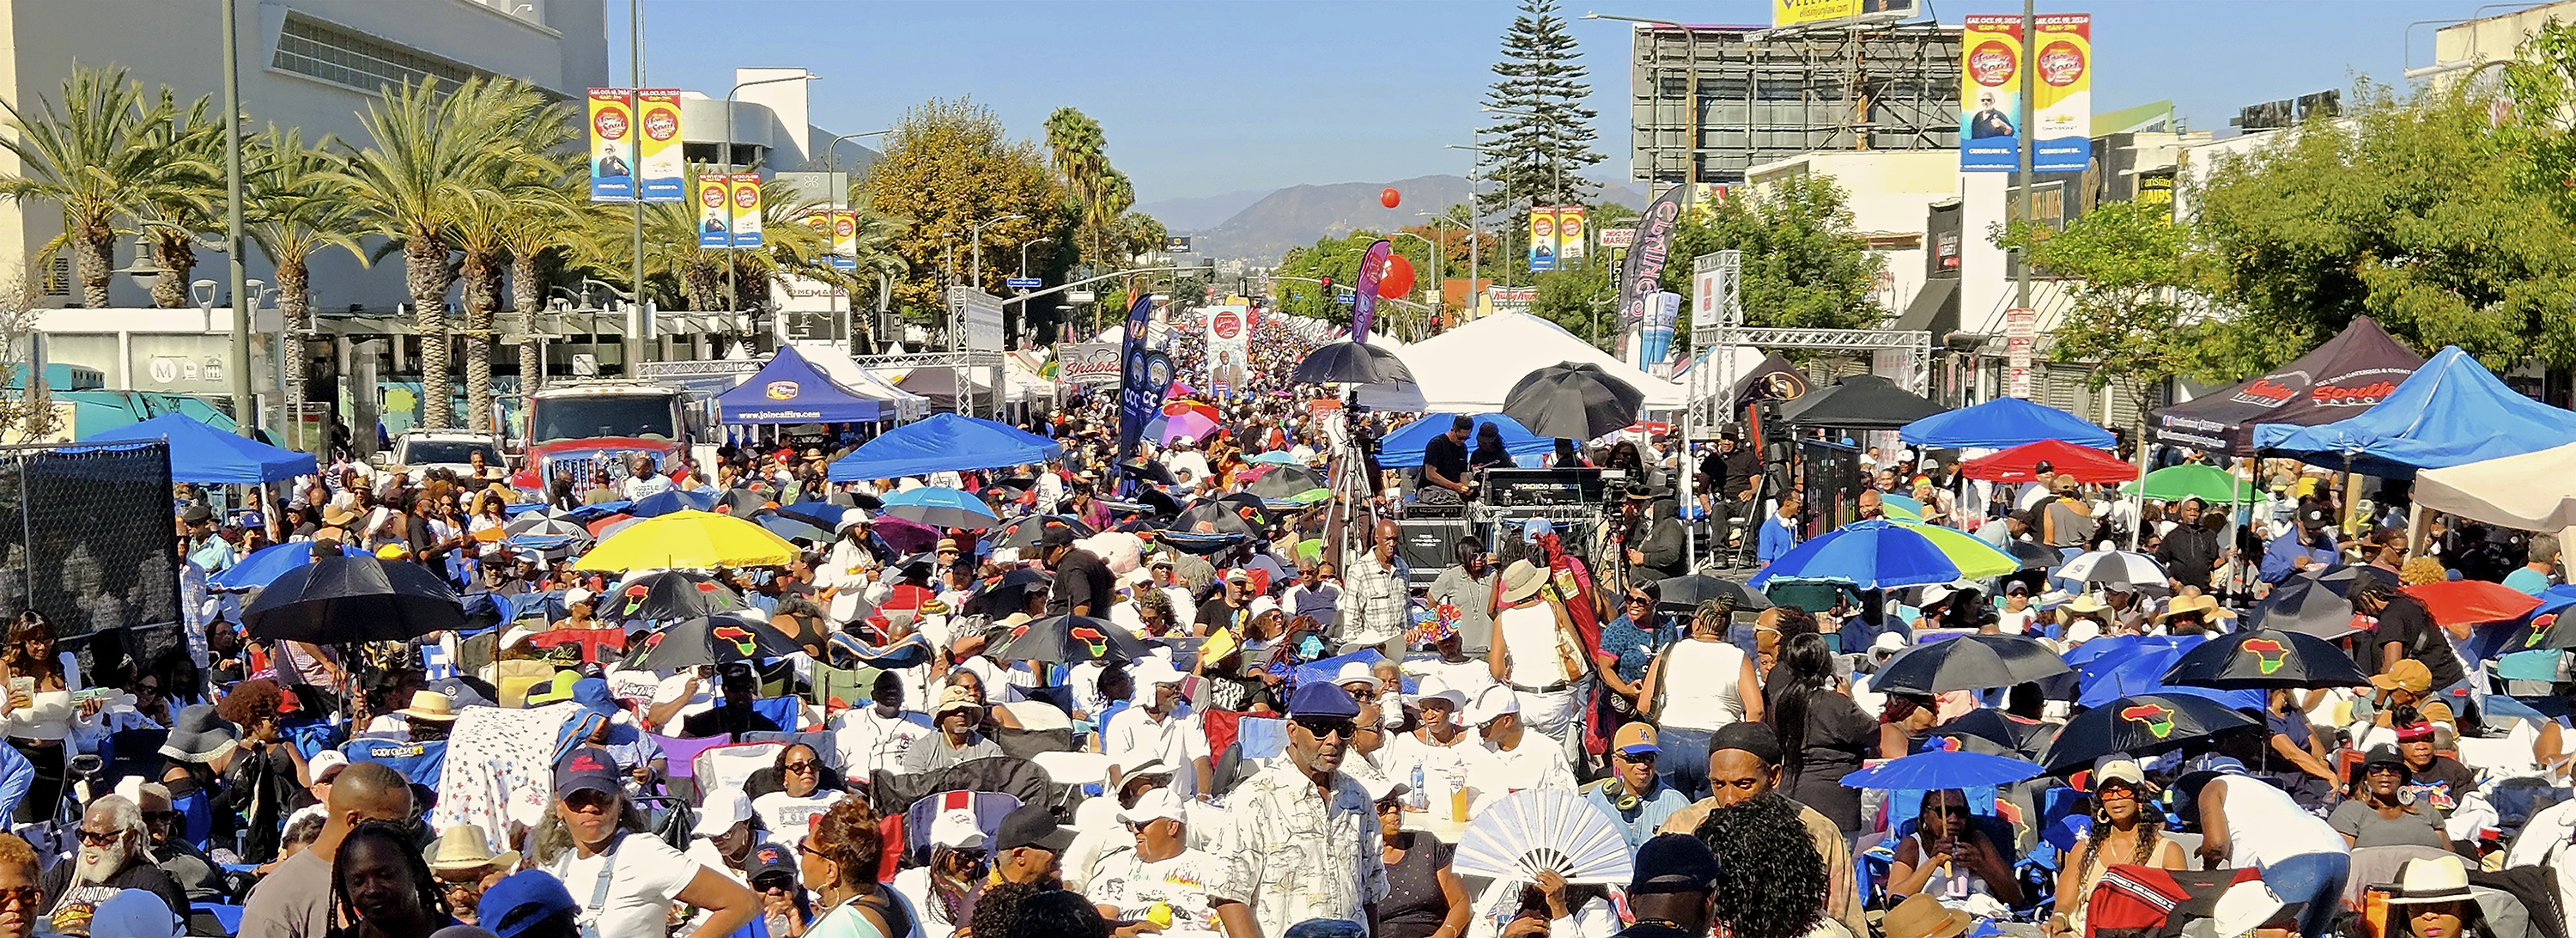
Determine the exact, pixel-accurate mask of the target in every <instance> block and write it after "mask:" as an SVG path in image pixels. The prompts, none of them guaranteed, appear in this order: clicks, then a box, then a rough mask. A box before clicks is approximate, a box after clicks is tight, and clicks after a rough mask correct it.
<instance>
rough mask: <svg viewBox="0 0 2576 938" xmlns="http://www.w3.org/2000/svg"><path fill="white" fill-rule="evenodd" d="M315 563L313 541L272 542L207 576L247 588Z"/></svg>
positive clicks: (211, 581)
mask: <svg viewBox="0 0 2576 938" xmlns="http://www.w3.org/2000/svg"><path fill="white" fill-rule="evenodd" d="M574 530H580V529H579V528H575V529H574ZM340 555H341V556H343V557H364V556H367V552H366V551H363V550H359V549H357V548H355V547H350V546H347V545H342V546H341V547H340ZM312 563H313V545H312V544H311V543H310V542H306V541H293V542H289V543H285V544H271V545H269V546H267V547H262V548H260V549H258V550H255V551H251V552H250V556H248V557H244V558H242V559H240V560H238V561H235V562H234V563H233V565H232V566H229V567H225V568H224V569H223V570H221V571H220V572H217V573H216V574H215V575H214V576H210V577H207V578H206V585H207V586H211V587H214V588H216V589H223V590H246V589H251V588H253V587H259V586H267V585H268V584H270V583H274V582H276V581H277V578H278V577H282V576H285V575H286V574H287V571H290V570H294V569H296V568H299V567H305V566H310V565H312Z"/></svg>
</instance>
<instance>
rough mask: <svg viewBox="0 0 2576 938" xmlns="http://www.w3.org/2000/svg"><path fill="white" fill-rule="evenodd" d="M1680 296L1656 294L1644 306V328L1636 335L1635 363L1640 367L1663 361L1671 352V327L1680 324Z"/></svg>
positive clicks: (1675, 294)
mask: <svg viewBox="0 0 2576 938" xmlns="http://www.w3.org/2000/svg"><path fill="white" fill-rule="evenodd" d="M1681 312H1682V295H1681V294H1679V293H1660V292H1659V293H1656V294H1655V295H1654V297H1653V298H1652V300H1651V301H1650V302H1648V303H1647V304H1646V319H1645V322H1644V328H1643V329H1642V330H1641V331H1640V332H1639V333H1638V341H1637V361H1638V363H1639V364H1641V365H1647V364H1653V363H1655V362H1659V361H1663V360H1664V355H1665V353H1667V352H1670V351H1672V347H1673V327H1674V326H1675V325H1676V324H1678V323H1680V322H1681Z"/></svg>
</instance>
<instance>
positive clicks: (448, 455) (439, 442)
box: [374, 430, 509, 483]
mask: <svg viewBox="0 0 2576 938" xmlns="http://www.w3.org/2000/svg"><path fill="white" fill-rule="evenodd" d="M475 453H481V454H483V465H484V466H485V469H484V472H483V474H484V477H485V478H490V479H505V478H508V477H509V461H508V460H506V459H504V458H503V457H502V455H501V441H500V439H499V438H497V437H494V436H493V435H491V434H489V433H470V432H465V431H458V430H411V431H407V432H405V433H403V434H402V435H401V436H397V437H394V445H393V448H392V449H389V450H385V451H383V452H380V453H377V454H376V457H377V458H376V459H375V460H374V462H375V465H376V475H377V477H378V478H377V481H378V482H382V481H384V477H386V476H388V475H390V474H392V473H394V472H403V473H408V474H409V476H410V479H411V481H412V482H414V483H417V482H419V481H420V480H421V478H422V477H423V476H425V475H427V474H428V473H429V471H430V470H432V469H446V470H448V471H451V472H454V473H456V475H457V476H458V477H460V478H464V477H470V476H472V475H473V474H474V454H475Z"/></svg>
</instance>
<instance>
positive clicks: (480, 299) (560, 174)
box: [449, 105, 572, 430]
mask: <svg viewBox="0 0 2576 938" xmlns="http://www.w3.org/2000/svg"><path fill="white" fill-rule="evenodd" d="M569 122H570V115H569V114H567V113H564V111H563V110H562V109H561V108H559V107H556V106H551V105H549V106H545V107H541V108H539V109H537V110H536V111H535V112H534V113H532V114H530V115H529V116H528V117H526V118H525V119H523V120H521V121H519V122H518V123H517V124H516V125H515V126H516V127H517V128H518V134H517V136H516V138H515V139H513V140H512V141H511V146H512V148H513V149H514V150H515V151H516V152H517V154H518V158H516V159H513V160H510V161H507V162H501V163H496V164H494V165H493V166H491V167H489V168H490V170H491V171H492V173H493V175H492V176H491V177H490V178H487V179H484V180H482V181H481V184H479V185H477V186H476V187H475V190H474V194H473V196H472V197H471V198H470V199H469V200H468V204H467V205H466V206H464V207H463V209H462V210H461V211H459V212H457V214H456V216H455V218H454V219H453V221H452V223H451V225H450V227H449V232H450V245H451V246H452V247H454V248H456V249H457V251H458V252H459V254H460V256H461V261H460V263H459V264H458V265H457V279H458V280H460V281H462V282H463V284H464V288H465V289H464V291H463V299H464V301H465V302H464V307H465V331H464V332H463V333H461V334H460V335H459V336H458V337H459V338H460V339H462V340H463V342H464V344H465V356H464V357H465V420H466V425H467V426H470V427H473V428H475V429H477V430H483V429H489V428H491V427H492V335H493V324H494V320H495V318H496V314H497V313H498V312H499V310H500V308H501V287H502V279H501V278H502V274H503V273H504V272H505V271H506V270H507V269H508V268H507V265H508V264H510V263H511V258H512V257H513V256H514V255H516V254H519V253H526V254H528V255H529V256H530V257H531V258H533V257H534V256H535V255H536V254H538V253H542V252H543V251H544V250H545V248H546V247H547V246H548V245H547V244H545V243H543V242H538V243H536V244H534V245H533V246H532V245H531V244H530V242H529V240H528V237H529V236H530V235H532V234H533V235H535V236H538V237H542V235H543V232H542V231H537V232H531V231H530V230H529V223H530V221H531V219H533V218H536V217H538V216H544V215H552V214H556V213H560V212H566V211H569V210H570V208H569V206H568V201H567V200H568V199H569V195H568V193H569V191H570V184H571V177H572V162H571V159H570V157H569V156H567V155H566V154H565V152H564V142H565V141H566V140H568V139H570V137H571V132H570V131H569V130H567V129H566V128H567V127H568V126H569ZM514 236H515V237H514ZM514 248H515V249H517V250H514ZM533 266H534V264H533V261H531V268H533Z"/></svg>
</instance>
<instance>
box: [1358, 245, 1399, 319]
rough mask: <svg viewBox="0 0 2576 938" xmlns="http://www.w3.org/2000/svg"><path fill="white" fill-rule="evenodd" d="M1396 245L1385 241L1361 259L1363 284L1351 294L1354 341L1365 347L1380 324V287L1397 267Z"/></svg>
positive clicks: (1369, 248) (1371, 248)
mask: <svg viewBox="0 0 2576 938" xmlns="http://www.w3.org/2000/svg"><path fill="white" fill-rule="evenodd" d="M1394 256H1395V244H1394V243H1393V242H1390V241H1388V240H1387V239H1385V238H1379V239H1377V243H1375V244H1371V245H1369V247H1368V253H1366V254H1362V255H1360V282H1359V284H1358V286H1357V287H1355V288H1354V290H1355V292H1353V293H1352V294H1351V341H1353V342H1358V343H1362V344H1366V343H1367V342H1368V337H1369V329H1370V327H1372V326H1375V325H1376V324H1377V284H1378V281H1379V280H1380V279H1383V278H1384V277H1385V276H1386V271H1387V268H1388V267H1389V266H1392V265H1393V264H1394V260H1393V258H1394Z"/></svg>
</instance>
